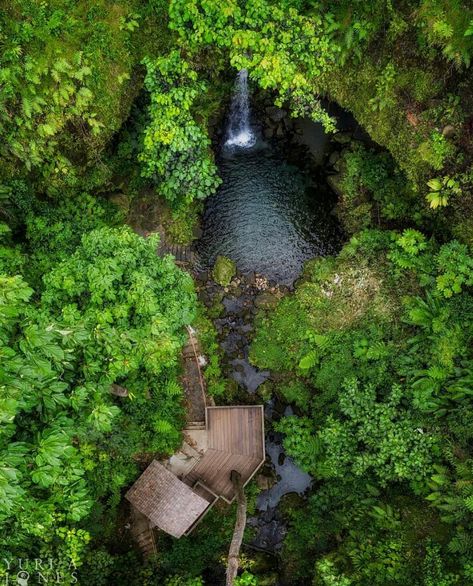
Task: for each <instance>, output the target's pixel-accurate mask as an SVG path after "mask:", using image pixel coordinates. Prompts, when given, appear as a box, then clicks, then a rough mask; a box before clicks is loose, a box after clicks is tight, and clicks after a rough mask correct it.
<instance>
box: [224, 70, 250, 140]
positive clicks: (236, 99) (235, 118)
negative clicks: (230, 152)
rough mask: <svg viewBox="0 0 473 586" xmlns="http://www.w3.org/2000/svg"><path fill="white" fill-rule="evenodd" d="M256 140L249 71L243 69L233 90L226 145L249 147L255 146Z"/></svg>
mask: <svg viewBox="0 0 473 586" xmlns="http://www.w3.org/2000/svg"><path fill="white" fill-rule="evenodd" d="M255 142H256V136H255V134H254V132H253V131H252V129H251V123H250V102H249V97H248V71H247V70H246V69H242V70H241V71H239V72H238V75H237V78H236V82H235V89H234V91H233V98H232V105H231V108H230V118H229V120H228V127H227V140H226V141H225V146H230V147H232V146H235V147H241V148H249V147H251V146H253V145H254V144H255Z"/></svg>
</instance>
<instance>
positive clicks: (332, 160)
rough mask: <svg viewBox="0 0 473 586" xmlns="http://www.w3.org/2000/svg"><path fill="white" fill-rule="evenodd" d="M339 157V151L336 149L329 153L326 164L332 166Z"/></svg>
mask: <svg viewBox="0 0 473 586" xmlns="http://www.w3.org/2000/svg"><path fill="white" fill-rule="evenodd" d="M339 159H340V153H339V152H338V151H333V153H331V155H330V157H329V160H328V164H329V165H330V166H331V167H333V166H334V165H335V164H336V163H337V161H338V160H339Z"/></svg>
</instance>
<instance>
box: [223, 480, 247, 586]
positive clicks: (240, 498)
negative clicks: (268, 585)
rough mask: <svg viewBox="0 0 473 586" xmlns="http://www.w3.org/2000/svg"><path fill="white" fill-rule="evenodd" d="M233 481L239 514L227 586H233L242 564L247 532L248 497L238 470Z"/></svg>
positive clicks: (230, 551) (228, 565)
mask: <svg viewBox="0 0 473 586" xmlns="http://www.w3.org/2000/svg"><path fill="white" fill-rule="evenodd" d="M231 479H232V483H233V486H234V487H235V492H236V498H237V514H236V521H235V529H234V530H233V537H232V542H231V544H230V550H229V552H228V561H227V582H226V586H233V583H234V581H235V578H236V575H237V573H238V565H239V562H240V547H241V542H242V541H243V533H244V532H245V526H246V495H245V491H244V489H243V483H242V481H241V475H240V473H239V472H237V471H236V470H232V472H231Z"/></svg>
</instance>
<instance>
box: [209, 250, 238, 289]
mask: <svg viewBox="0 0 473 586" xmlns="http://www.w3.org/2000/svg"><path fill="white" fill-rule="evenodd" d="M235 275H236V265H235V263H234V262H233V261H232V260H231V259H230V258H227V257H226V256H220V255H219V256H217V260H216V261H215V265H214V268H213V270H212V277H213V280H214V281H215V282H216V283H217V284H218V285H221V286H222V287H228V285H230V281H231V280H232V279H233V277H234V276H235Z"/></svg>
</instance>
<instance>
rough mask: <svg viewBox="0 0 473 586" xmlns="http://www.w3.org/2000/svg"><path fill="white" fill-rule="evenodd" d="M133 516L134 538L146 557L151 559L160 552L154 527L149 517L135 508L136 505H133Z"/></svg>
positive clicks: (132, 531) (132, 530) (132, 528)
mask: <svg viewBox="0 0 473 586" xmlns="http://www.w3.org/2000/svg"><path fill="white" fill-rule="evenodd" d="M131 517H132V521H131V534H132V535H133V539H134V540H135V541H136V543H137V545H138V547H139V548H140V551H141V553H142V554H143V557H144V559H145V560H146V559H149V558H150V557H151V556H153V555H156V554H157V552H158V550H157V548H156V540H155V538H154V531H153V528H152V527H151V526H150V523H149V519H148V518H147V517H145V515H143V514H142V513H140V511H138V509H135V507H132V510H131Z"/></svg>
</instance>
